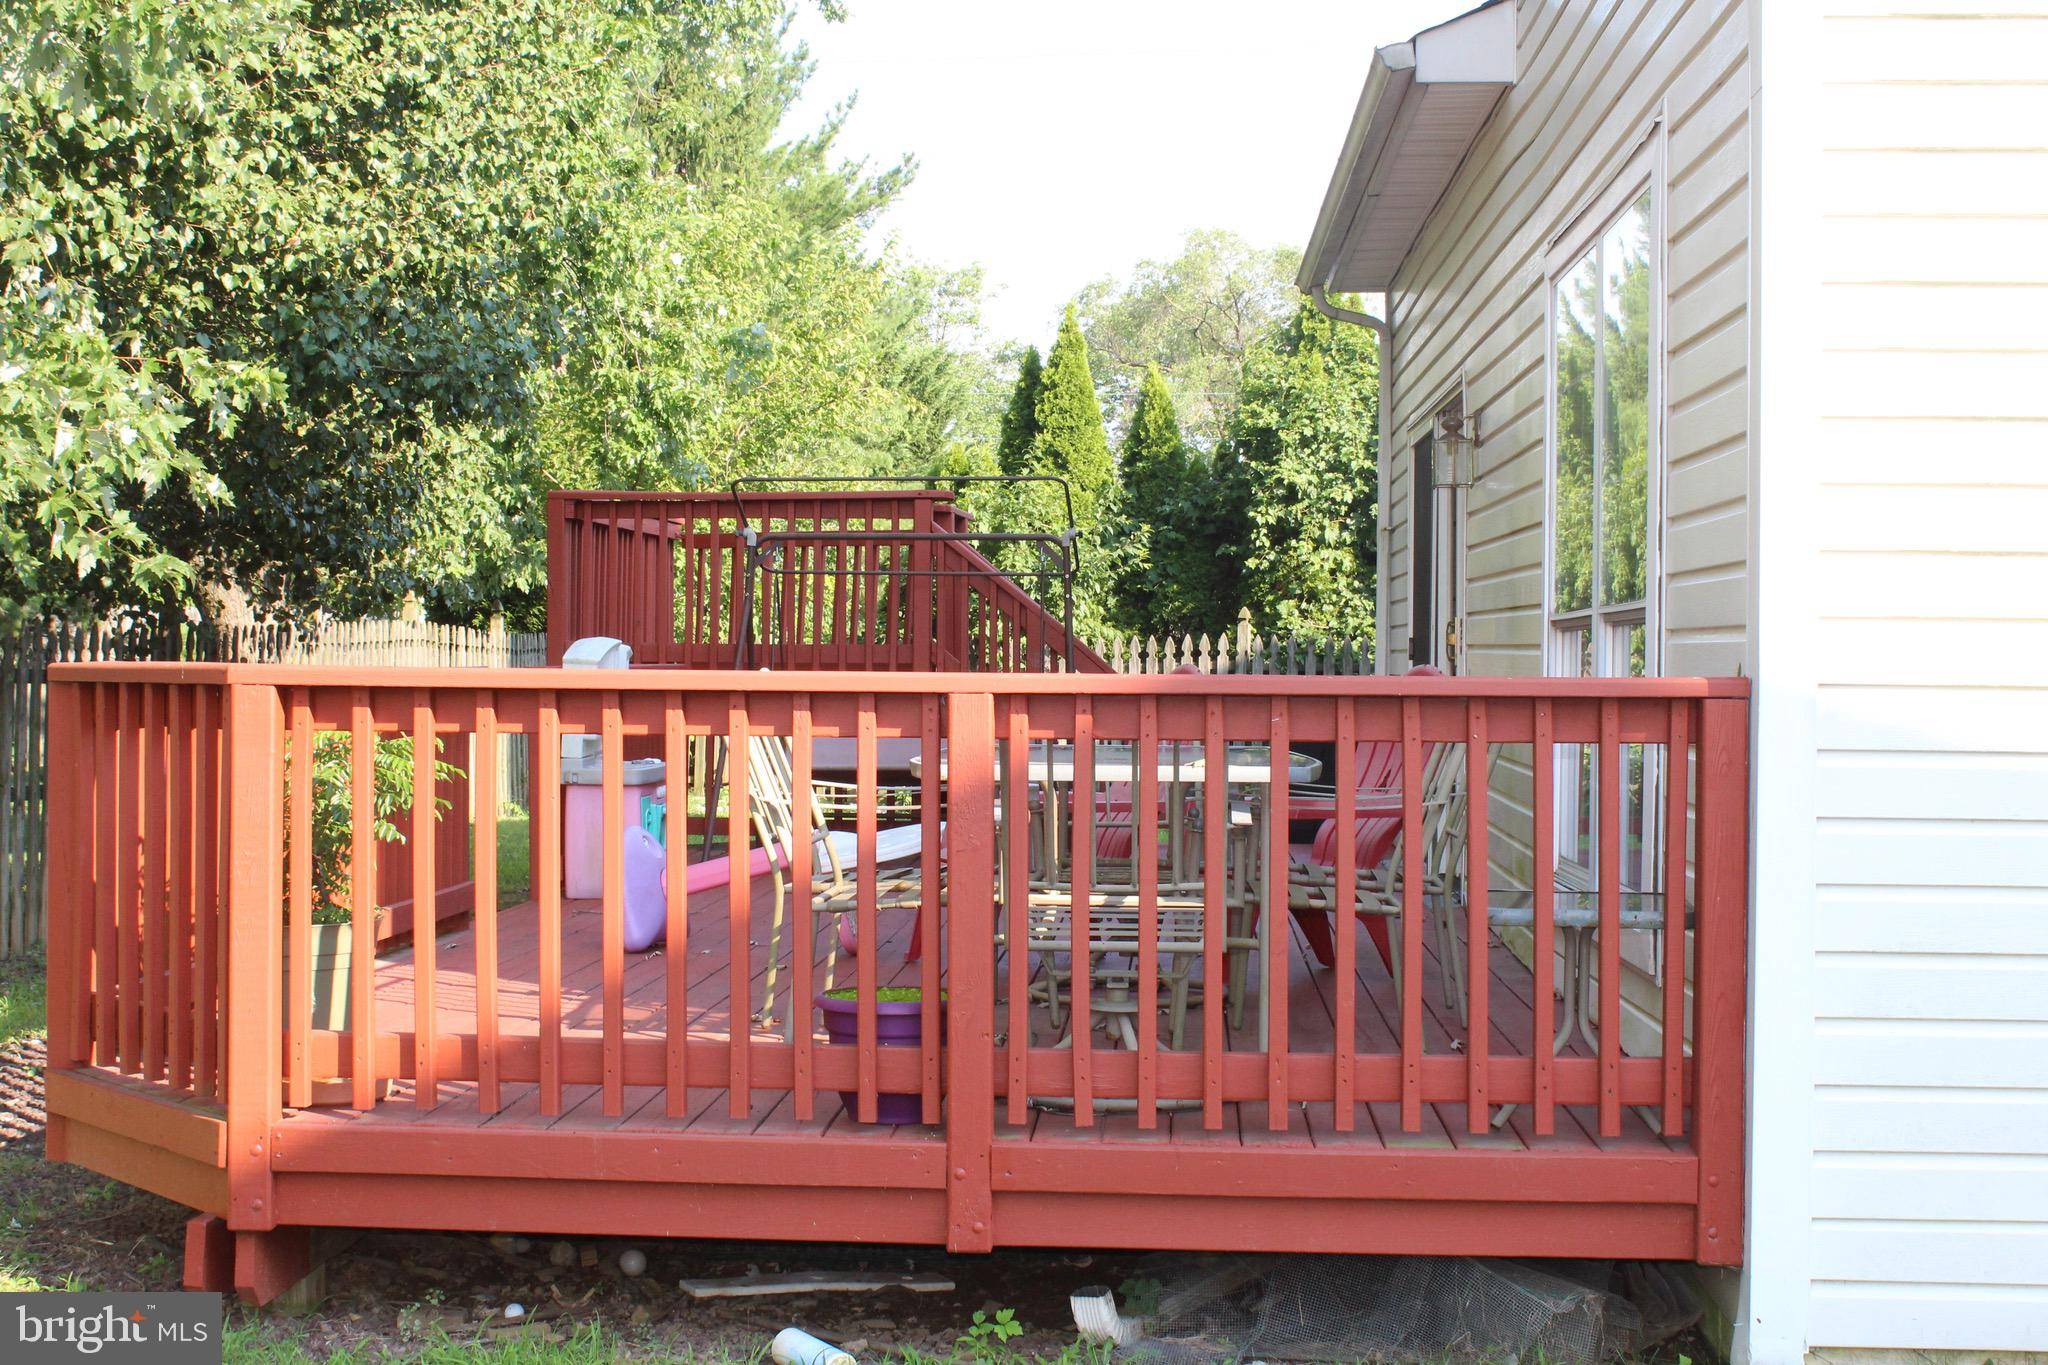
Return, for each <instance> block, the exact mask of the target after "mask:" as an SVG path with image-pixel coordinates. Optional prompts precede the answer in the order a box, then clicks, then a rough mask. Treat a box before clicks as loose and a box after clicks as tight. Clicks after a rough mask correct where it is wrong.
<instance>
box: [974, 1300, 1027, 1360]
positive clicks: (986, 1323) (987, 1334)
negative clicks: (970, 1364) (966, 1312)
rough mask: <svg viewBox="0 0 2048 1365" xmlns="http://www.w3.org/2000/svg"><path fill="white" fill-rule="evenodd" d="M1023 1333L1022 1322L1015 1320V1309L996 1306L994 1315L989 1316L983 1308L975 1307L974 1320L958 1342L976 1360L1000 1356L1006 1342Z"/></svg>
mask: <svg viewBox="0 0 2048 1365" xmlns="http://www.w3.org/2000/svg"><path fill="white" fill-rule="evenodd" d="M1023 1335H1024V1324H1023V1323H1021V1322H1019V1321H1017V1310H1016V1309H1014V1308H998V1309H997V1310H996V1311H995V1316H993V1317H991V1316H989V1314H988V1313H987V1312H986V1311H985V1310H983V1309H979V1308H977V1309H975V1310H974V1321H973V1323H972V1324H970V1325H969V1326H968V1328H967V1332H966V1334H965V1335H963V1336H962V1337H961V1338H960V1344H961V1345H962V1346H964V1347H965V1348H967V1350H968V1351H969V1352H970V1353H971V1354H973V1356H974V1357H975V1358H976V1359H977V1360H984V1359H991V1358H994V1357H998V1356H1000V1355H1001V1354H1002V1353H1003V1347H1004V1344H1005V1343H1006V1342H1008V1341H1010V1340H1011V1339H1012V1338H1014V1337H1021V1336H1023Z"/></svg>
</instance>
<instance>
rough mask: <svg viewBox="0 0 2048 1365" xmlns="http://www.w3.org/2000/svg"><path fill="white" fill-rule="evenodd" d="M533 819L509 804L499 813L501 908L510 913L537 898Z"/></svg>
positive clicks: (499, 885)
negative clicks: (524, 901)
mask: <svg viewBox="0 0 2048 1365" xmlns="http://www.w3.org/2000/svg"><path fill="white" fill-rule="evenodd" d="M532 850H533V819H532V817H531V816H529V815H528V814H527V813H526V812H525V811H523V810H521V809H519V807H517V806H515V805H512V804H510V803H507V804H506V806H505V808H504V809H503V810H501V811H499V812H498V908H499V909H500V910H505V909H509V908H510V907H512V906H515V905H517V904H519V903H520V902H521V901H523V900H525V899H526V898H527V897H528V896H530V895H531V894H533V852H532Z"/></svg>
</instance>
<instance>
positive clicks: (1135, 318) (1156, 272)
mask: <svg viewBox="0 0 2048 1365" xmlns="http://www.w3.org/2000/svg"><path fill="white" fill-rule="evenodd" d="M1300 264H1301V253H1299V252H1298V251H1296V250H1295V249H1294V248H1292V247H1284V246H1282V247H1254V246H1252V245H1251V244H1250V243H1248V242H1246V241H1245V240H1244V239H1243V238H1241V237H1239V236H1237V235H1236V234H1235V233H1231V232H1223V231H1215V230H1210V231H1203V232H1191V233H1189V234H1188V236H1187V239H1186V240H1185V241H1184V242H1183V243H1182V245H1181V251H1180V254H1179V255H1178V256H1176V257H1174V258H1173V259H1172V260H1167V261H1142V262H1140V263H1139V264H1138V267H1137V268H1136V269H1135V270H1134V271H1132V273H1131V276H1130V278H1129V279H1127V280H1122V281H1118V280H1113V279H1103V280H1097V281H1096V282H1095V283H1093V284H1091V285H1089V286H1088V287H1087V288H1086V289H1083V290H1082V291H1081V293H1080V294H1079V295H1078V296H1077V297H1076V299H1075V304H1076V307H1077V309H1078V311H1079V313H1080V317H1081V325H1082V330H1083V331H1085V332H1086V333H1087V336H1088V353H1089V359H1090V363H1091V366H1092V368H1093V369H1094V371H1095V379H1096V386H1097V388H1098V389H1099V390H1100V391H1101V393H1102V401H1103V406H1104V408H1105V409H1106V410H1107V411H1108V413H1109V420H1110V426H1111V428H1112V429H1114V430H1123V429H1124V428H1125V427H1126V426H1127V425H1128V423H1129V422H1130V420H1131V415H1132V413H1133V412H1134V411H1135V410H1136V406H1137V402H1138V398H1139V395H1140V393H1141V391H1142V389H1143V386H1144V376H1145V371H1146V369H1147V368H1148V367H1149V366H1152V365H1157V366H1158V367H1159V369H1160V371H1161V373H1163V374H1164V375H1165V377H1166V382H1167V387H1168V388H1169V389H1171V390H1172V392H1173V396H1174V401H1175V406H1176V407H1177V408H1178V409H1179V411H1180V414H1181V419H1182V423H1183V430H1184V431H1185V433H1186V435H1187V437H1188V440H1189V443H1190V444H1191V445H1193V446H1195V447H1197V448H1198V449H1200V450H1203V451H1213V450H1214V449H1216V447H1217V446H1218V445H1220V444H1221V443H1222V440H1223V436H1224V432H1225V429H1226V427H1227V426H1228V424H1229V421H1230V414H1231V413H1232V411H1234V410H1235V408H1236V406H1237V387H1238V381H1239V378H1240V376H1241V374H1242V372H1243V369H1244V360H1245V356H1246V354H1247V353H1249V352H1250V350H1251V348H1252V347H1253V346H1254V345H1256V344H1257V343H1258V342H1259V340H1260V339H1261V338H1263V337H1265V336H1266V335H1267V334H1268V333H1270V332H1271V331H1272V330H1273V329H1274V328H1276V327H1279V326H1283V325H1284V324H1285V323H1286V321H1287V319H1288V317H1289V316H1290V315H1291V314H1292V313H1293V311H1294V307H1295V304H1296V302H1297V296H1296V294H1295V292H1294V273H1295V271H1296V269H1297V268H1298V267H1299V266H1300Z"/></svg>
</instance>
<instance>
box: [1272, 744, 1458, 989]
mask: <svg viewBox="0 0 2048 1365" xmlns="http://www.w3.org/2000/svg"><path fill="white" fill-rule="evenodd" d="M1464 773H1465V754H1464V750H1463V749H1462V747H1460V746H1456V745H1450V744H1439V745H1433V746H1431V751H1430V753H1429V759H1428V761H1427V763H1426V764H1425V765H1424V767H1423V773H1422V784H1423V785H1422V836H1423V850H1422V871H1423V887H1422V895H1423V904H1424V906H1425V907H1426V910H1427V911H1428V913H1429V917H1430V919H1431V921H1432V924H1433V926H1434V928H1435V929H1436V933H1437V945H1438V950H1439V954H1440V955H1442V954H1443V952H1444V949H1445V947H1446V945H1447V942H1448V939H1447V937H1446V936H1447V933H1448V932H1449V929H1448V918H1447V917H1448V914H1449V907H1450V905H1451V903H1452V902H1453V901H1454V900H1455V899H1456V894H1455V893H1456V887H1457V885H1458V883H1459V879H1460V878H1461V876H1462V869H1463V864H1464V858H1465V846H1466V834H1467V831H1466V826H1465V809H1466V799H1465V789H1464ZM1339 837H1340V836H1339V834H1338V830H1337V822H1336V821H1335V820H1325V821H1324V822H1323V824H1322V825H1321V827H1320V828H1318V829H1317V831H1316V838H1315V842H1314V843H1312V844H1311V845H1310V847H1309V853H1308V856H1307V858H1306V859H1296V860H1295V861H1294V862H1293V863H1291V864H1290V865H1289V867H1288V869H1287V908H1288V911H1289V912H1290V913H1291V914H1292V915H1293V916H1294V918H1295V920H1296V921H1297V922H1298V923H1299V922H1306V921H1313V922H1315V923H1316V924H1318V925H1319V926H1320V927H1321V928H1322V931H1323V936H1324V937H1326V938H1327V937H1328V935H1329V927H1328V926H1329V922H1330V916H1331V915H1333V914H1334V913H1335V912H1336V909H1337V883H1336V861H1337V859H1336V841H1337V839H1338V838H1339ZM1351 837H1352V841H1353V842H1352V851H1353V864H1352V865H1353V869H1354V871H1353V888H1352V907H1353V910H1354V913H1356V914H1357V915H1358V916H1359V918H1361V919H1368V920H1377V921H1378V922H1380V923H1383V924H1385V925H1386V926H1387V930H1388V938H1389V942H1388V945H1387V953H1386V956H1387V962H1388V967H1389V970H1390V971H1391V973H1392V975H1393V978H1394V988H1395V991H1396V992H1397V993H1398V992H1399V991H1401V990H1402V989H1404V983H1403V981H1402V979H1401V962H1402V952H1401V935H1402V931H1403V928H1404V919H1405V913H1404V912H1405V906H1406V901H1407V894H1406V884H1405V875H1406V869H1405V866H1404V864H1405V862H1406V857H1405V850H1404V848H1403V844H1402V839H1403V834H1402V829H1401V817H1400V816H1399V815H1392V814H1389V815H1368V816H1363V817H1360V818H1359V819H1358V820H1357V821H1356V822H1355V823H1354V825H1353V828H1352V831H1351ZM1311 941H1313V940H1311ZM1450 990H1451V984H1450V979H1449V977H1448V976H1446V977H1445V992H1446V994H1447V995H1448V994H1449V993H1450Z"/></svg>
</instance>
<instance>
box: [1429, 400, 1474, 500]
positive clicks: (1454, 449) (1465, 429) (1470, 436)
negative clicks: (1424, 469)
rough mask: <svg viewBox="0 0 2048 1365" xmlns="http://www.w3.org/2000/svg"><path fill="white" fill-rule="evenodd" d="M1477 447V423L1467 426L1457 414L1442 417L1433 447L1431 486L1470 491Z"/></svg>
mask: <svg viewBox="0 0 2048 1365" xmlns="http://www.w3.org/2000/svg"><path fill="white" fill-rule="evenodd" d="M1478 444H1479V431H1478V423H1477V422H1476V421H1472V422H1468V421H1467V420H1466V419H1465V417H1464V416H1463V415H1462V414H1460V413H1455V412H1446V413H1443V414H1442V415H1441V416H1439V417H1438V418H1437V431H1436V439H1435V440H1434V441H1432V442H1431V443H1430V470H1429V475H1430V482H1431V483H1433V484H1435V485H1436V486H1437V487H1438V488H1470V487H1471V486H1472V465H1473V451H1474V449H1475V448H1476V447H1477V445H1478Z"/></svg>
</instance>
